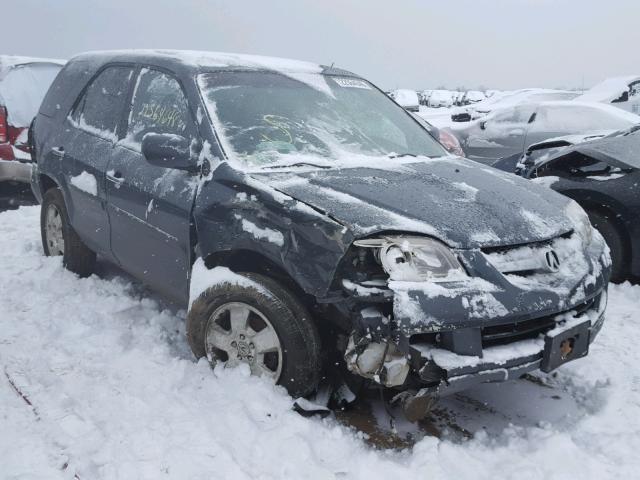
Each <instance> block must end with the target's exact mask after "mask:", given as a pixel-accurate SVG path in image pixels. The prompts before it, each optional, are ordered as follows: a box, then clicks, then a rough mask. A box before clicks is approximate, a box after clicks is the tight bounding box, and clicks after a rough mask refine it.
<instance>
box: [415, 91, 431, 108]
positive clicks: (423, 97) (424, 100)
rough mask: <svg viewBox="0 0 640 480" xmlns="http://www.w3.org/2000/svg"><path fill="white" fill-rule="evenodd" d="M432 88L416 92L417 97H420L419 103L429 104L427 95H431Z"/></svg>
mask: <svg viewBox="0 0 640 480" xmlns="http://www.w3.org/2000/svg"><path fill="white" fill-rule="evenodd" d="M432 91H433V90H422V91H421V92H419V93H418V97H420V105H424V106H425V107H426V106H427V105H428V104H429V97H430V96H431V92H432Z"/></svg>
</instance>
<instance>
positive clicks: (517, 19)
mask: <svg viewBox="0 0 640 480" xmlns="http://www.w3.org/2000/svg"><path fill="white" fill-rule="evenodd" d="M0 18H2V28H1V35H0V38H1V40H0V51H2V53H11V54H22V55H36V56H49V57H58V58H68V57H70V56H71V55H73V54H74V53H78V52H81V51H86V50H96V49H111V48H181V49H182V48H184V49H197V50H213V51H225V52H238V53H254V54H263V55H272V56H282V57H291V58H297V59H301V60H311V61H315V62H318V63H322V64H331V63H335V64H336V65H337V66H340V67H343V68H346V69H348V70H352V71H354V72H357V73H359V74H361V75H364V76H365V77H367V78H369V79H370V80H372V81H373V82H374V83H377V84H378V85H379V86H380V87H382V88H397V87H408V88H416V89H422V88H429V87H431V88H433V87H436V86H439V85H446V86H448V87H450V88H455V87H458V86H466V87H468V88H471V87H477V86H480V85H483V86H486V87H488V88H501V89H503V88H504V89H507V88H523V87H534V86H540V87H580V86H581V85H582V83H583V82H584V84H585V85H586V86H587V87H588V86H590V85H592V84H594V83H597V82H598V81H600V80H601V79H603V78H604V77H608V76H616V75H623V74H636V73H638V72H640V23H639V22H640V1H638V0H608V1H606V2H605V1H603V0H447V1H445V0H442V1H429V0H405V1H403V0H395V1H381V0H352V1H349V0H227V1H223V0H173V1H164V0H106V1H102V2H98V1H92V0H49V1H46V0H5V1H3V7H2V13H0Z"/></svg>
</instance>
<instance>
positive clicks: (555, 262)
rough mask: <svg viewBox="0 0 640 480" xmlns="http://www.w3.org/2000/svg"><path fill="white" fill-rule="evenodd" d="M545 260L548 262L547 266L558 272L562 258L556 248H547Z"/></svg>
mask: <svg viewBox="0 0 640 480" xmlns="http://www.w3.org/2000/svg"><path fill="white" fill-rule="evenodd" d="M544 260H545V262H547V268H548V269H549V271H550V272H557V271H558V270H559V269H560V259H559V258H558V254H557V253H556V252H555V250H547V251H546V252H545V254H544Z"/></svg>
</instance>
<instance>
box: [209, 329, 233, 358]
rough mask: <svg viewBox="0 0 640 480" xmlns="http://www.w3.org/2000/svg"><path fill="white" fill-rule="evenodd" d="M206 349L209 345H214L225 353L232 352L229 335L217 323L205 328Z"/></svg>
mask: <svg viewBox="0 0 640 480" xmlns="http://www.w3.org/2000/svg"><path fill="white" fill-rule="evenodd" d="M206 342H207V350H208V349H209V347H215V348H217V349H219V350H223V351H225V352H227V353H231V352H232V347H231V335H230V334H229V332H226V331H225V330H223V329H222V328H221V327H220V326H219V325H217V324H215V325H212V326H210V327H209V328H207V339H206Z"/></svg>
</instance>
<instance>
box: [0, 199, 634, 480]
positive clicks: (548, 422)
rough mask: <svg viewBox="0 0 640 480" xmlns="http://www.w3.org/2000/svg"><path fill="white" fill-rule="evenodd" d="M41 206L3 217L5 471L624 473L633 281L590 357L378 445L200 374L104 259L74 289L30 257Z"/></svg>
mask: <svg viewBox="0 0 640 480" xmlns="http://www.w3.org/2000/svg"><path fill="white" fill-rule="evenodd" d="M39 213H40V210H39V207H22V208H21V209H19V210H16V211H9V212H4V213H1V214H0V265H1V266H2V269H1V270H0V289H1V291H2V295H1V296H0V331H1V332H2V334H0V366H1V368H2V372H1V375H0V418H2V424H3V425H4V426H5V428H3V430H2V431H1V432H0V458H1V460H2V461H1V465H0V469H1V475H0V476H2V478H14V477H20V476H21V475H25V476H26V477H27V478H47V479H54V478H73V477H74V475H75V476H76V478H80V479H100V478H116V477H117V478H150V479H151V478H152V479H157V478H176V479H186V478H190V479H191V478H194V479H195V478H212V476H213V474H212V472H215V477H216V478H233V479H242V478H265V479H266V478H276V477H277V478H328V479H330V478H367V479H371V478H445V477H446V478H459V479H466V478H473V479H483V478H496V472H499V477H500V478H518V479H523V478H594V479H595V478H597V479H601V478H636V477H637V472H638V471H639V469H640V458H638V455H637V452H638V451H640V374H638V373H637V372H638V361H639V360H640V351H639V350H638V344H639V341H640V328H638V326H639V324H638V322H639V321H640V320H639V319H638V318H637V317H638V315H637V311H638V308H637V305H638V304H639V302H640V287H638V286H636V287H632V286H630V285H628V284H625V285H622V286H612V287H611V292H610V300H609V309H608V316H607V321H606V322H605V326H604V327H603V330H602V332H601V333H600V335H599V337H598V338H597V339H596V341H595V343H594V344H593V345H592V348H591V352H590V354H589V356H588V357H587V358H585V359H582V360H580V361H577V362H575V363H571V364H569V365H566V366H564V367H561V368H560V369H559V370H558V371H557V372H556V373H555V374H552V375H548V376H545V375H542V374H536V375H537V376H536V377H535V378H530V379H528V380H525V379H523V380H519V381H516V382H509V383H506V384H504V385H500V386H491V385H488V386H482V387H479V388H476V389H474V390H471V391H467V392H464V394H462V395H458V396H455V397H452V398H447V399H444V400H443V401H442V402H441V404H440V405H439V407H438V410H437V411H436V412H435V414H434V415H433V418H432V421H431V422H430V423H428V424H423V425H422V427H423V428H422V429H420V430H416V431H412V434H413V436H414V441H415V443H414V442H413V441H409V442H407V443H406V444H407V445H412V446H409V447H407V448H404V449H389V450H384V449H382V448H380V445H386V444H388V442H384V441H382V442H378V441H376V435H374V436H373V438H370V439H367V438H366V437H367V436H366V434H364V433H362V432H360V431H358V430H356V429H355V428H352V427H349V426H346V425H345V423H346V424H357V423H358V422H356V421H353V420H352V419H350V417H349V415H348V414H346V415H342V414H341V415H340V418H341V419H342V422H341V421H338V420H337V419H336V418H335V417H333V416H330V417H328V418H326V419H319V418H310V419H307V418H303V417H301V416H299V415H298V414H296V413H295V412H294V411H293V410H292V408H291V407H292V403H293V399H292V398H290V397H289V396H287V394H286V392H285V391H284V389H282V388H276V387H273V386H272V385H269V384H268V383H267V382H266V381H263V380H260V379H256V378H253V377H249V375H248V370H244V369H235V370H231V369H227V370H225V369H223V368H218V369H217V370H216V371H215V373H214V374H212V373H211V371H210V367H209V366H208V364H207V363H206V362H205V361H201V362H199V363H196V362H195V361H194V360H193V357H192V354H191V352H190V350H189V347H188V345H187V343H186V340H185V336H184V317H185V312H184V311H182V310H179V309H177V308H176V307H175V306H172V305H168V304H166V303H164V302H163V301H162V300H161V299H159V298H158V297H156V296H155V295H153V294H151V293H150V292H149V291H148V290H146V289H145V288H144V287H142V286H140V285H139V284H138V283H135V282H133V281H132V280H131V279H130V278H129V277H127V276H125V275H124V274H122V273H121V272H120V271H118V270H117V269H115V268H114V267H109V266H106V265H102V264H101V265H100V276H92V277H90V278H88V279H79V278H77V277H76V276H74V275H73V274H71V273H70V272H68V271H66V270H64V269H63V268H62V264H61V261H60V258H46V257H44V256H43V254H42V247H41V242H40V232H39V226H38V223H39ZM377 407H379V405H378V406H376V405H374V408H373V410H374V412H376V411H377V410H379V408H377ZM377 413H379V412H377ZM383 417H384V415H382V414H379V415H375V418H378V419H379V423H380V425H379V428H380V430H381V432H382V433H381V434H380V435H381V436H382V437H385V436H387V437H392V436H394V433H393V432H391V431H389V427H388V417H387V418H386V419H385V418H383ZM403 427H404V426H403V425H398V426H397V430H398V431H399V432H398V435H399V436H403V435H404V433H405V431H404V430H403ZM369 433H372V432H371V431H370V432H369ZM374 433H376V434H377V432H374ZM398 435H396V436H398ZM391 443H392V442H391Z"/></svg>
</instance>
